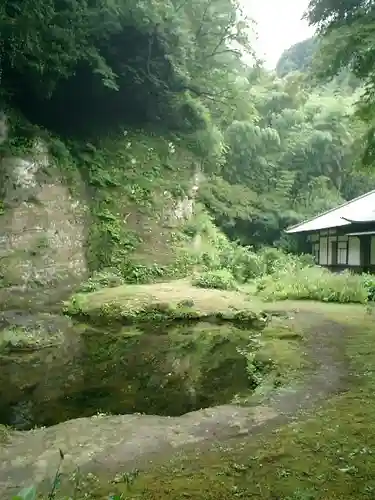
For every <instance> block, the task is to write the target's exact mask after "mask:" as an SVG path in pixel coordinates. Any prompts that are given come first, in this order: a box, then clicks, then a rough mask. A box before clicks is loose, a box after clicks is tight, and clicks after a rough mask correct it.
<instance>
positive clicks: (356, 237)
mask: <svg viewBox="0 0 375 500" xmlns="http://www.w3.org/2000/svg"><path fill="white" fill-rule="evenodd" d="M286 233H288V234H296V233H305V234H306V238H307V240H308V241H309V242H310V244H311V252H312V253H313V255H314V256H315V259H316V263H317V264H319V265H321V266H324V267H328V268H330V269H331V270H337V271H340V270H344V269H352V270H353V271H357V272H374V273H375V190H374V191H370V192H369V193H366V194H364V195H362V196H359V197H358V198H355V199H354V200H351V201H348V202H347V203H344V204H343V205H340V206H339V207H337V208H334V209H332V210H329V211H327V212H324V213H323V214H320V215H318V216H317V217H314V218H312V219H309V220H307V221H305V222H302V223H300V224H296V225H294V226H291V227H289V228H288V229H287V230H286Z"/></svg>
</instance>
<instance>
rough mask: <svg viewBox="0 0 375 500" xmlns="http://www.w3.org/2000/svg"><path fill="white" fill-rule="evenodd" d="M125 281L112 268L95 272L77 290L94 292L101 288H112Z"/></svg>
mask: <svg viewBox="0 0 375 500" xmlns="http://www.w3.org/2000/svg"><path fill="white" fill-rule="evenodd" d="M124 283H125V281H124V278H123V277H122V276H121V274H120V273H119V272H118V271H116V270H113V269H107V270H103V271H98V272H95V273H94V274H93V275H92V276H91V278H89V279H88V280H87V281H85V282H84V283H82V284H81V286H80V288H79V290H78V291H79V292H82V293H89V292H96V291H97V290H100V289H101V288H114V287H116V286H120V285H123V284H124Z"/></svg>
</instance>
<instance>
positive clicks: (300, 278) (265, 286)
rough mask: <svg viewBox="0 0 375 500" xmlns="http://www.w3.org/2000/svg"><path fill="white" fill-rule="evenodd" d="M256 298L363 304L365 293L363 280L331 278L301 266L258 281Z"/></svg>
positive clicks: (348, 276) (346, 275)
mask: <svg viewBox="0 0 375 500" xmlns="http://www.w3.org/2000/svg"><path fill="white" fill-rule="evenodd" d="M257 291H258V294H259V295H261V296H262V297H263V298H264V299H265V300H285V299H292V300H318V301H322V302H340V303H348V302H357V303H366V302H367V300H368V289H367V288H366V285H365V281H364V279H363V277H362V276H359V275H353V274H351V273H349V272H343V273H341V274H334V273H331V272H330V271H328V270H327V269H323V268H319V267H306V266H302V265H301V262H300V263H299V266H298V265H295V266H294V268H291V267H290V266H289V267H287V268H285V269H283V270H279V271H277V272H275V273H274V274H273V275H267V276H264V277H263V278H261V279H260V280H259V281H258V285H257Z"/></svg>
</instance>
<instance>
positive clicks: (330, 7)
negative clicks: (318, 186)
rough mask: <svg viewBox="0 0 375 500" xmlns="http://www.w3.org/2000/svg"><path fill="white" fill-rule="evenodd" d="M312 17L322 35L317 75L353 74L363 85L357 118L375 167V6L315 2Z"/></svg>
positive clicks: (359, 1) (356, 0) (361, 0)
mask: <svg viewBox="0 0 375 500" xmlns="http://www.w3.org/2000/svg"><path fill="white" fill-rule="evenodd" d="M307 15H308V18H309V21H310V23H311V24H312V25H314V26H316V27H317V28H318V30H319V33H320V38H321V50H320V53H319V64H317V68H316V70H317V72H318V74H319V75H320V77H323V78H327V77H331V78H332V77H334V76H335V75H337V74H338V73H340V72H342V71H343V70H347V71H350V72H351V73H352V74H353V75H354V76H355V77H357V78H358V79H359V80H360V81H361V83H362V85H363V92H362V93H361V94H360V99H359V103H358V106H357V115H358V116H359V117H360V118H361V119H363V120H364V122H365V123H366V124H367V126H368V130H367V131H366V139H367V141H366V143H367V147H366V150H365V154H364V160H365V163H367V165H370V164H372V162H373V160H374V154H375V141H374V130H375V128H374V114H375V98H374V95H375V94H374V90H375V70H374V64H373V61H374V54H375V48H374V47H375V46H374V40H375V6H374V3H373V2H369V1H368V0H343V1H338V0H311V1H310V3H309V9H308V13H307Z"/></svg>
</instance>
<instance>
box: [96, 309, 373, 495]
mask: <svg viewBox="0 0 375 500" xmlns="http://www.w3.org/2000/svg"><path fill="white" fill-rule="evenodd" d="M269 307H270V308H273V309H274V310H277V309H280V308H281V307H282V308H283V309H286V308H288V309H289V310H290V311H292V310H293V309H294V310H296V309H297V308H298V309H299V311H300V314H301V312H302V316H303V313H304V312H306V314H308V313H311V312H315V313H316V314H317V315H316V316H315V317H319V316H320V317H322V318H325V319H326V320H327V321H329V323H325V324H326V325H329V324H330V325H332V327H333V326H334V325H342V326H344V327H345V331H346V335H345V336H343V337H342V339H341V340H340V339H339V343H338V344H337V346H336V347H335V348H336V349H338V350H342V351H343V354H344V356H345V358H346V360H347V367H348V368H347V380H346V388H345V390H342V391H341V393H339V394H337V395H333V396H331V397H330V398H329V399H328V400H327V401H325V402H322V403H321V404H319V405H318V407H314V408H310V409H308V410H306V411H305V412H303V413H302V414H300V415H299V416H298V419H295V420H292V421H291V422H289V423H288V424H287V425H282V426H281V427H273V426H269V427H267V426H265V427H264V428H263V429H262V431H261V432H259V433H257V435H253V436H248V435H247V436H241V437H237V438H232V439H230V440H225V439H224V440H222V441H219V443H216V444H215V446H210V447H209V448H204V449H202V448H199V449H198V448H197V449H190V450H188V451H186V450H185V451H184V452H181V453H178V454H176V455H175V456H173V457H162V459H161V460H160V462H159V461H158V460H156V461H155V462H154V464H153V465H151V467H149V468H148V469H147V470H145V471H144V472H141V473H140V474H139V476H138V477H137V479H136V481H135V482H134V484H133V486H132V488H131V490H130V491H128V485H127V476H126V475H124V481H123V482H121V481H120V483H119V484H117V485H113V484H110V485H107V486H105V484H104V482H103V481H102V482H101V486H99V487H94V486H90V487H89V490H90V492H91V493H90V494H91V495H92V497H93V498H103V499H104V498H108V494H109V493H111V492H115V491H116V490H117V493H118V495H120V496H118V497H115V498H133V499H149V500H151V499H155V500H156V499H183V498H189V499H217V500H219V499H220V500H221V499H237V498H245V499H250V498H262V499H270V500H271V499H284V500H287V499H288V500H307V499H324V500H334V499H335V500H338V499H340V500H341V499H342V500H344V499H345V500H354V499H355V500H357V499H372V498H374V495H375V475H374V473H373V471H374V469H375V432H374V431H373V422H374V420H375V401H374V397H373V394H374V388H375V372H374V366H375V328H374V326H373V316H372V314H371V312H370V311H369V310H367V311H366V310H365V309H364V308H363V307H361V306H339V305H328V304H314V303H303V302H302V303H301V302H299V303H298V304H293V303H285V302H284V303H283V304H282V305H279V304H270V305H269ZM280 321H282V319H280ZM285 321H286V323H285V325H287V324H288V323H289V324H290V322H293V319H292V318H290V319H289V320H285ZM312 326H314V325H312ZM315 327H316V328H317V329H319V322H316V325H315ZM331 333H332V332H330V331H329V329H327V331H325V332H324V334H325V336H326V339H327V342H328V343H329V341H330V336H331ZM302 335H303V332H302ZM340 355H341V354H340ZM314 361H317V362H319V360H314ZM296 369H298V367H297V366H296ZM341 389H343V388H341ZM119 472H120V471H119ZM121 495H123V496H121Z"/></svg>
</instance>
